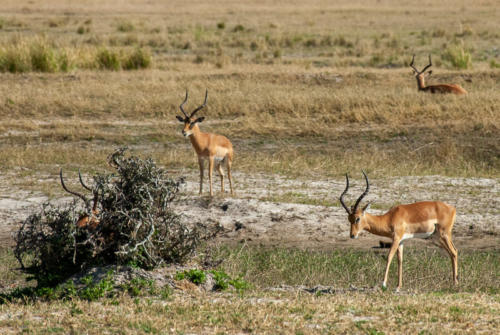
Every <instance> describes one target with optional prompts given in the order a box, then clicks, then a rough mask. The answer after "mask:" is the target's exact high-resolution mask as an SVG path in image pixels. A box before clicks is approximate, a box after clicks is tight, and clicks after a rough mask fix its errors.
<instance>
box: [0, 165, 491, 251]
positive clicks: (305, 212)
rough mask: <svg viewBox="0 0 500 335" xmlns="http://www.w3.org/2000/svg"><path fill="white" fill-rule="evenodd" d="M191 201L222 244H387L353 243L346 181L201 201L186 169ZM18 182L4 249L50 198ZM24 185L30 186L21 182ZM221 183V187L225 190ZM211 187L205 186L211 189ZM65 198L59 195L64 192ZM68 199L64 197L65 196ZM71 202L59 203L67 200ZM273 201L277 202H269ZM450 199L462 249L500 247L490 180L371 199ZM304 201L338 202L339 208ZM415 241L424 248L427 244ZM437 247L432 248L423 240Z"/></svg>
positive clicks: (5, 199)
mask: <svg viewBox="0 0 500 335" xmlns="http://www.w3.org/2000/svg"><path fill="white" fill-rule="evenodd" d="M182 174H183V175H185V176H186V180H187V182H186V184H185V186H184V188H183V192H184V193H185V194H187V195H188V196H185V197H183V199H182V200H181V201H179V202H177V203H176V204H175V205H174V208H175V210H176V211H177V212H178V213H182V216H183V220H186V221H190V222H196V221H205V220H211V221H213V222H220V223H221V224H222V226H223V227H224V233H223V234H222V236H221V240H222V241H225V242H230V243H248V244H257V245H265V246H282V247H299V248H315V249H331V248H339V247H343V246H350V247H358V248H371V247H374V246H377V245H378V244H379V240H381V239H380V238H378V237H376V236H372V235H370V234H368V233H364V234H363V235H362V236H361V237H360V238H359V239H358V240H354V241H353V240H351V239H349V236H348V232H349V225H348V222H347V217H346V214H345V212H344V210H343V208H342V207H339V206H338V203H337V199H338V196H339V194H340V193H341V192H342V190H343V189H344V187H345V180H344V179H335V180H301V179H290V178H285V177H280V176H268V175H244V174H241V173H237V174H235V176H234V179H235V181H236V191H237V196H236V197H234V198H232V197H229V196H227V195H226V196H225V197H221V195H220V194H218V195H217V196H216V197H214V198H213V199H210V198H209V197H207V196H206V195H204V196H202V197H199V196H197V195H195V196H193V195H194V194H197V191H198V182H197V180H198V176H197V172H196V171H183V173H182ZM355 177H357V179H354V180H352V186H351V190H350V192H349V195H348V199H350V201H354V200H355V197H357V196H358V195H359V194H360V193H361V192H362V188H363V187H364V183H363V181H362V180H361V179H360V176H355ZM37 179H38V182H40V183H51V184H50V185H54V187H58V181H57V178H56V176H39V177H38V178H37ZM13 180H15V179H13V178H12V177H9V176H3V177H2V178H0V192H1V193H0V194H2V196H1V197H0V219H1V222H2V223H3V224H1V225H0V243H2V244H3V245H5V244H12V243H13V240H12V233H13V232H15V231H16V230H17V228H18V227H19V222H21V221H22V220H23V219H24V218H25V217H27V216H28V215H29V214H30V213H33V212H35V211H37V210H39V208H40V205H41V204H42V203H43V202H45V201H47V199H48V197H47V196H45V195H44V194H43V193H42V192H40V191H34V190H30V188H31V186H29V183H27V182H26V183H25V185H26V186H25V187H19V186H15V184H14V182H13ZM15 182H16V183H17V184H18V185H19V184H21V185H24V184H23V183H22V181H20V180H15ZM219 185H220V183H219V180H218V178H216V180H215V181H214V186H215V187H216V188H215V189H216V190H217V191H218V190H219V187H220V186H219ZM207 186H208V185H206V186H205V188H206V189H208V187H207ZM57 192H59V191H58V190H57ZM60 194H61V195H62V194H63V193H60ZM69 199H70V198H56V199H55V200H53V201H57V202H62V201H66V200H69ZM269 199H273V201H269ZM437 199H439V200H442V201H444V202H447V203H449V204H452V205H454V206H455V207H456V208H457V220H456V223H455V227H454V238H455V244H456V245H457V247H458V248H459V249H493V248H499V247H500V223H499V219H500V183H499V181H498V180H496V179H486V178H449V177H442V176H426V177H397V178H388V179H372V180H371V190H370V194H369V195H368V196H367V197H366V200H367V201H372V202H373V206H372V207H374V208H375V209H372V210H370V212H371V213H374V214H378V213H381V212H383V211H385V210H387V209H389V208H390V207H391V206H392V205H394V204H399V203H409V202H413V201H418V200H437ZM304 203H331V204H333V205H332V206H323V205H310V204H304ZM412 243H419V244H422V242H421V241H416V242H412ZM423 243H424V244H425V243H431V242H427V241H426V242H423Z"/></svg>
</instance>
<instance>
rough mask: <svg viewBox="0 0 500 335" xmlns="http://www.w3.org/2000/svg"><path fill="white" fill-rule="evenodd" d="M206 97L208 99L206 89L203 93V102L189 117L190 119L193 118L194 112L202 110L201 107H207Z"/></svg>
mask: <svg viewBox="0 0 500 335" xmlns="http://www.w3.org/2000/svg"><path fill="white" fill-rule="evenodd" d="M207 97H208V89H207V90H206V91H205V101H204V102H203V105H201V106H199V107H198V108H196V109H195V110H194V111H193V112H192V113H191V115H190V117H193V116H194V114H196V112H198V111H199V110H200V109H202V108H203V107H205V106H206V105H207Z"/></svg>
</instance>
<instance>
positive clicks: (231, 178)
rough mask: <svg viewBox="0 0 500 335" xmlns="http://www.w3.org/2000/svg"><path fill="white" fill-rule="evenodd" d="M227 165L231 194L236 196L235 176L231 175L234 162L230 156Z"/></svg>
mask: <svg viewBox="0 0 500 335" xmlns="http://www.w3.org/2000/svg"><path fill="white" fill-rule="evenodd" d="M226 164H227V165H226V166H227V178H228V179H229V188H230V189H231V195H232V196H234V192H233V177H232V175H231V165H232V162H231V159H229V157H228V158H227V162H226Z"/></svg>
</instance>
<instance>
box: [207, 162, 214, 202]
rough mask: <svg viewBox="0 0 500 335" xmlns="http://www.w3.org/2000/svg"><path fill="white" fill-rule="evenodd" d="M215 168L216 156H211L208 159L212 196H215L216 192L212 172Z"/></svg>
mask: <svg viewBox="0 0 500 335" xmlns="http://www.w3.org/2000/svg"><path fill="white" fill-rule="evenodd" d="M213 170H214V157H213V156H211V157H210V158H209V159H208V181H209V183H210V196H211V197H213V196H214V192H213V190H212V172H213Z"/></svg>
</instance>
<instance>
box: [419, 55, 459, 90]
mask: <svg viewBox="0 0 500 335" xmlns="http://www.w3.org/2000/svg"><path fill="white" fill-rule="evenodd" d="M414 61H415V55H413V58H412V59H411V63H410V67H411V68H412V69H413V71H415V77H416V78H417V84H418V90H419V91H424V92H431V93H453V94H467V91H466V90H465V89H464V88H463V87H462V86H460V85H457V84H438V85H429V86H425V77H426V76H429V75H430V74H432V70H431V71H429V72H427V73H425V71H426V70H427V69H428V68H430V67H431V66H432V60H431V55H429V64H428V65H426V66H425V67H424V69H423V70H422V71H418V70H417V68H416V67H415V66H413V63H414Z"/></svg>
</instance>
